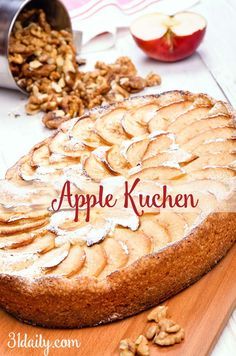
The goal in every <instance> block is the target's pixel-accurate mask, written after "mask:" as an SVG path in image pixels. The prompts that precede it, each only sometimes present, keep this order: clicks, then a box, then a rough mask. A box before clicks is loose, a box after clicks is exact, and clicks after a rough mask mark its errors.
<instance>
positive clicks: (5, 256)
mask: <svg viewBox="0 0 236 356" xmlns="http://www.w3.org/2000/svg"><path fill="white" fill-rule="evenodd" d="M36 258H37V256H36V255H32V254H12V253H10V252H7V253H6V252H5V251H4V252H3V251H1V250H0V271H1V273H6V271H7V273H12V274H18V273H19V274H22V271H23V270H25V269H27V268H28V267H29V266H31V265H32V263H34V261H35V260H36Z"/></svg>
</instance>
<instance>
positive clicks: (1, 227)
mask: <svg viewBox="0 0 236 356" xmlns="http://www.w3.org/2000/svg"><path fill="white" fill-rule="evenodd" d="M46 222H47V219H46V218H42V219H39V220H31V219H21V220H18V221H17V222H12V223H7V224H5V223H0V236H4V235H12V234H16V233H21V232H24V231H29V230H32V229H35V228H39V227H42V226H43V225H45V223H46Z"/></svg>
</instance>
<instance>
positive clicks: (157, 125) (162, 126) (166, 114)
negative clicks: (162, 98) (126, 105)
mask: <svg viewBox="0 0 236 356" xmlns="http://www.w3.org/2000/svg"><path fill="white" fill-rule="evenodd" d="M191 105H192V102H191V101H187V100H186V101H180V102H177V103H172V104H170V105H167V106H164V107H162V108H160V109H159V110H157V112H156V113H155V115H154V117H153V118H152V119H151V120H150V121H149V123H148V130H149V132H153V131H156V130H166V129H167V127H168V126H169V125H170V123H171V122H172V121H174V120H175V119H176V118H177V117H178V116H179V115H180V114H182V113H183V112H184V111H187V110H188V109H189V108H190V107H191Z"/></svg>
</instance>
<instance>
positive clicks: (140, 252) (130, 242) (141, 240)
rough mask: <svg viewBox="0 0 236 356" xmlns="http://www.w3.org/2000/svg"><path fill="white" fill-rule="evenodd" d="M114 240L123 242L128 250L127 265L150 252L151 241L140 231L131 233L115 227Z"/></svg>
mask: <svg viewBox="0 0 236 356" xmlns="http://www.w3.org/2000/svg"><path fill="white" fill-rule="evenodd" d="M114 237H115V239H116V240H118V241H121V242H123V243H124V244H125V245H126V246H127V248H128V254H129V260H128V264H129V265H130V264H131V263H133V262H135V261H136V260H138V259H139V258H140V257H142V256H144V255H147V254H149V253H151V252H152V247H153V246H152V240H151V238H150V237H149V236H147V235H145V234H144V233H143V232H142V231H135V232H134V231H131V230H128V229H126V228H119V227H117V228H116V229H115V231H114Z"/></svg>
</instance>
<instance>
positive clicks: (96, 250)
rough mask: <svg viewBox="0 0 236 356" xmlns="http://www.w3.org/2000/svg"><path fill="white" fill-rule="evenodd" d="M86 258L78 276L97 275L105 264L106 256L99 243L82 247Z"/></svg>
mask: <svg viewBox="0 0 236 356" xmlns="http://www.w3.org/2000/svg"><path fill="white" fill-rule="evenodd" d="M84 251H85V254H86V259H85V264H84V267H83V268H82V270H81V271H80V273H79V276H88V277H98V276H99V274H100V273H101V272H102V271H103V269H104V268H105V266H106V264H107V256H106V253H105V250H104V248H103V247H102V246H101V245H93V246H90V247H85V248H84Z"/></svg>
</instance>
